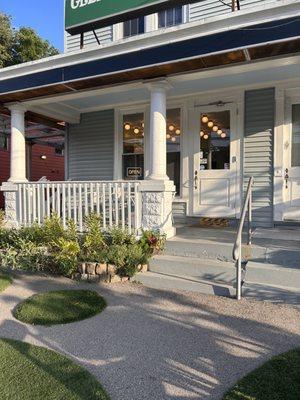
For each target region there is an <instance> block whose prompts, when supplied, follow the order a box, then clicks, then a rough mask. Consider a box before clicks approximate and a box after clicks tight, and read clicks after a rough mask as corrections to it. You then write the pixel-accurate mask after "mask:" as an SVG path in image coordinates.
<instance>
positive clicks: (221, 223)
mask: <svg viewBox="0 0 300 400" xmlns="http://www.w3.org/2000/svg"><path fill="white" fill-rule="evenodd" d="M190 226H191V227H193V228H203V227H210V228H227V227H228V226H229V219H228V218H200V219H199V222H198V223H195V224H192V225H190Z"/></svg>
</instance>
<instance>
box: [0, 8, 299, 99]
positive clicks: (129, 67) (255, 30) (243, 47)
mask: <svg viewBox="0 0 300 400" xmlns="http://www.w3.org/2000/svg"><path fill="white" fill-rule="evenodd" d="M298 12H299V14H300V9H299V10H298ZM233 26H235V25H233ZM236 26H238V25H236ZM178 32H179V31H178ZM178 32H177V35H174V37H173V40H172V37H171V36H170V38H169V40H168V41H166V40H161V42H159V41H157V35H156V36H155V40H153V41H152V42H151V40H150V39H151V38H150V39H149V40H148V42H149V43H148V45H147V46H145V47H144V48H143V47H142V48H141V47H140V46H142V42H141V43H140V45H139V43H138V41H136V43H135V46H133V47H132V48H131V50H130V51H125V50H126V49H125V47H126V46H125V47H122V48H120V51H119V52H117V53H116V51H115V50H116V49H113V50H112V51H111V52H108V51H107V49H106V51H105V49H104V50H103V53H102V54H103V55H102V56H101V53H99V56H98V57H96V58H94V59H91V60H90V61H87V60H86V59H85V57H84V56H83V54H84V53H82V57H79V58H77V62H76V63H74V61H73V62H71V58H70V61H69V63H68V62H67V60H68V56H67V55H66V56H65V57H64V60H65V61H64V65H62V58H60V59H57V60H58V61H57V62H55V59H53V61H52V60H51V65H52V67H49V65H46V64H45V62H44V64H43V60H41V62H40V65H41V66H40V67H38V66H39V64H38V63H37V64H33V67H36V66H37V67H38V68H37V69H36V68H32V69H30V65H29V66H27V70H28V71H29V72H28V73H24V70H26V66H25V67H23V70H22V66H20V67H19V68H15V69H13V70H12V73H11V74H10V73H9V71H8V72H6V71H5V70H4V74H2V72H1V73H0V104H1V103H2V104H5V103H9V102H15V101H24V100H29V99H33V98H40V97H45V96H52V95H59V94H65V93H70V92H78V91H83V90H88V89H95V88H99V87H104V86H109V85H115V84H124V83H128V82H134V81H137V80H145V79H146V80H147V79H153V78H159V77H165V76H172V75H174V74H178V73H185V72H191V71H195V70H202V71H203V70H206V69H209V68H214V67H223V66H226V65H233V64H238V63H243V62H250V61H256V60H260V59H264V58H268V57H274V56H280V55H286V54H291V53H297V52H299V51H300V24H299V17H297V16H295V17H292V18H286V19H280V18H278V19H277V20H272V21H271V22H265V23H260V24H257V22H256V21H255V20H254V21H252V23H250V24H249V23H248V24H246V26H245V24H244V27H242V28H240V27H235V28H234V27H233V28H231V29H230V28H229V29H227V30H223V31H219V32H218V33H213V34H206V35H203V33H202V34H201V33H198V35H197V36H192V37H191V36H185V35H186V34H187V32H185V30H184V29H182V35H181V36H178ZM211 32H213V31H211ZM175 33H176V31H175ZM186 37H187V38H186ZM164 39H166V37H164ZM116 47H117V46H116ZM111 48H112V47H111ZM49 61H50V60H49ZM43 65H44V67H43ZM5 72H6V73H5Z"/></svg>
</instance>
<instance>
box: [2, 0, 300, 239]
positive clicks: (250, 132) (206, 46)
mask: <svg viewBox="0 0 300 400" xmlns="http://www.w3.org/2000/svg"><path fill="white" fill-rule="evenodd" d="M144 3H145V2H144ZM224 3H229V4H230V5H231V4H232V2H231V1H229V0H228V1H219V0H214V1H208V0H205V1H199V2H196V3H195V2H193V3H191V4H188V5H185V6H183V7H176V8H173V9H170V10H167V11H160V12H159V13H157V14H152V15H150V16H146V17H141V16H138V18H136V19H132V20H130V21H126V22H123V23H118V24H116V25H114V26H108V27H106V28H102V29H100V30H96V31H95V34H94V33H93V32H88V33H85V35H84V36H80V35H77V36H76V35H75V36H72V37H71V36H70V35H69V34H66V36H65V54H62V55H59V56H55V57H52V58H49V59H45V60H41V61H37V62H33V63H28V64H24V65H20V66H17V67H11V68H6V69H4V70H2V71H0V103H2V104H3V105H6V107H8V108H10V110H11V113H12V118H13V121H14V123H13V125H14V126H15V129H16V131H17V132H16V131H14V129H13V130H12V135H14V136H15V137H16V138H18V137H19V136H18V135H19V133H20V126H21V127H22V118H23V115H24V112H25V110H29V111H30V112H32V113H37V114H39V115H44V116H47V117H51V118H56V119H57V120H62V121H65V122H66V123H67V124H68V127H67V134H66V180H67V181H66V184H65V185H62V186H55V187H54V186H53V187H52V194H53V195H52V197H51V198H53V199H54V198H56V199H57V200H56V203H54V204H52V203H51V205H49V208H48V210H46V211H48V212H50V211H51V210H52V209H55V210H56V211H57V209H58V211H59V212H61V213H62V215H63V217H64V218H65V213H66V214H67V216H69V217H70V216H72V217H74V218H75V219H76V220H77V221H78V223H79V224H82V214H85V213H88V212H90V211H91V210H94V211H99V210H101V212H102V213H104V212H106V213H107V214H105V215H104V216H105V223H106V222H107V223H109V224H113V223H114V222H116V223H119V220H121V219H122V221H123V222H124V221H125V222H124V224H125V223H126V224H129V223H130V224H133V223H134V224H135V228H137V229H138V228H140V227H143V228H153V229H154V228H159V229H161V230H162V231H164V232H166V233H167V234H168V235H169V236H172V235H173V234H174V229H173V222H172V203H173V209H174V210H176V213H177V214H182V215H187V216H190V217H199V216H209V217H228V218H232V219H237V218H239V216H240V213H241V204H242V198H243V194H244V189H245V186H246V185H247V182H248V179H249V177H250V176H254V193H253V211H254V223H255V224H256V225H260V226H273V225H274V224H276V223H282V222H286V221H300V189H299V188H300V96H299V93H300V23H299V17H300V1H298V0H297V1H296V0H277V1H275V0H260V1H258V0H257V1H250V0H241V1H240V2H239V3H240V8H241V9H240V10H235V12H232V11H231V9H230V7H228V5H226V4H224ZM233 3H234V4H236V2H233ZM97 4H101V2H100V3H98V2H97ZM85 7H94V9H96V8H95V7H96V3H95V2H93V4H87V5H86V6H85ZM98 7H100V6H99V5H98ZM95 18H96V16H95ZM98 41H99V43H100V44H98ZM81 45H83V48H82V49H80V46H81ZM21 131H22V129H21ZM16 142H17V144H16V148H18V151H19V153H20V152H22V151H23V152H24V151H25V150H24V146H23V145H22V141H18V139H16ZM18 160H19V161H18ZM18 160H15V161H14V165H13V171H15V176H12V179H13V180H15V181H16V182H20V181H21V182H22V181H24V179H25V173H24V157H23V156H21V158H20V157H19V158H18ZM20 160H21V161H20ZM18 162H19V163H18ZM169 178H170V179H171V181H170V180H169ZM129 180H130V181H132V180H135V182H136V184H132V186H130V185H131V183H130V184H126V182H127V181H129ZM70 181H72V182H73V183H72V185H71V184H70V183H69V182H70ZM104 181H105V182H104ZM108 181H109V182H110V183H108ZM120 181H121V182H120ZM172 181H174V184H175V186H173V184H172ZM74 182H75V183H74ZM76 182H77V183H76ZM100 182H103V183H100ZM124 182H125V183H124ZM99 185H100V186H99ZM26 187H27V186H26V184H25V185H23V186H22V189H20V190H23V191H26V190H27V189H26ZM124 188H126V190H127V191H128V196H129V197H130V199H131V200H130V201H129V200H128V201H129V202H130V205H128V204H127V206H126V207H127V209H126V210H125V211H124V207H125V203H126V202H125V200H124ZM132 188H134V190H135V191H136V192H135V194H134V195H133V197H132V196H131V195H132V192H131V190H132ZM46 189H47V188H45V190H46ZM48 189H49V188H48ZM18 190H19V189H18ZM30 190H31V189H30ZM33 190H35V189H33ZM22 193H23V192H22ZM136 193H141V198H142V204H143V206H142V207H138V202H139V201H140V200H139V199H140V198H139V197H138V195H137V194H136ZM173 195H174V196H175V197H174V199H173ZM17 196H18V195H17ZM49 196H50V195H48V197H47V199H48V200H47V201H46V200H45V199H44V200H45V201H44V203H45V204H46V203H47V202H48V203H49V198H50V197H49ZM55 196H56V197H55ZM99 196H100V197H101V199H100V200H99ZM30 198H31V197H30V196H29V197H28V199H29V200H28V202H29V201H31V200H30ZM60 199H62V200H60ZM48 203H47V204H48ZM45 204H44V206H43V207H44V208H45V207H46V206H47V204H46V205H45ZM129 206H130V207H129ZM120 207H121V208H120ZM128 207H129V209H128ZM46 208H47V207H46ZM119 208H120V209H119ZM24 212H25V211H24V210H23V211H22V212H21V217H22V218H23V217H24V215H23V214H24ZM22 213H23V214H22ZM124 213H125V214H126V213H128V215H127V214H126V215H125V214H124ZM131 213H134V217H132V216H131ZM19 216H20V214H18V212H17V214H16V215H15V217H16V218H19ZM131 217H132V218H133V219H132V220H130V221H129V219H130V218H131ZM22 218H19V219H22ZM30 218H31V219H34V218H35V214H33V216H32V215H31V216H30ZM30 218H29V219H30ZM126 218H127V219H126Z"/></svg>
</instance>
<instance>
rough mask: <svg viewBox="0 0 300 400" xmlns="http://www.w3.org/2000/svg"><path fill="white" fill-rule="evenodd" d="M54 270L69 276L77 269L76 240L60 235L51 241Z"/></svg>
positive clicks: (77, 249)
mask: <svg viewBox="0 0 300 400" xmlns="http://www.w3.org/2000/svg"><path fill="white" fill-rule="evenodd" d="M52 251H54V254H53V262H54V267H55V268H54V270H53V272H56V273H58V274H61V275H65V276H71V275H72V274H73V273H75V272H76V271H77V264H78V256H79V253H80V247H79V244H78V242H77V241H74V240H68V239H65V238H63V237H60V238H59V239H57V240H56V241H54V242H53V243H52Z"/></svg>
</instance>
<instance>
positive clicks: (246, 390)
mask: <svg viewBox="0 0 300 400" xmlns="http://www.w3.org/2000/svg"><path fill="white" fill-rule="evenodd" d="M299 399H300V349H296V350H293V351H290V352H288V353H285V354H281V355H279V356H277V357H274V358H272V359H271V360H270V361H268V362H267V363H266V364H264V365H263V366H261V367H260V368H258V369H257V370H255V371H253V372H252V373H251V374H249V375H247V376H246V377H245V378H243V379H242V380H241V381H239V382H238V383H237V384H236V385H235V386H234V387H233V388H232V389H231V390H230V391H229V392H228V393H227V394H226V395H225V397H224V399H223V400H299Z"/></svg>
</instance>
